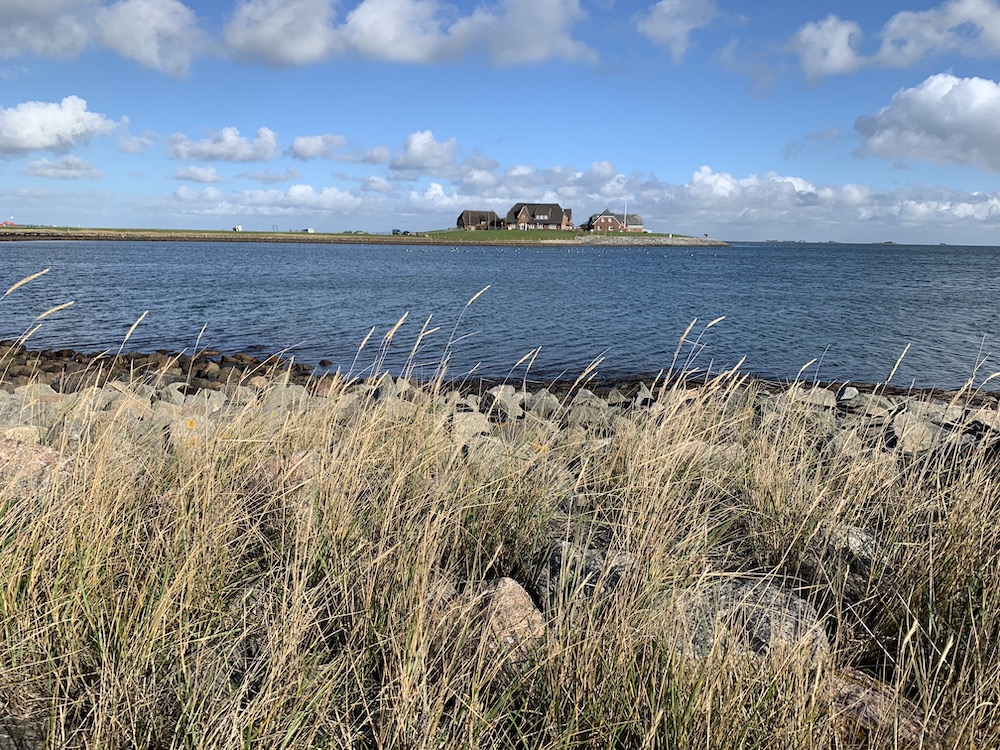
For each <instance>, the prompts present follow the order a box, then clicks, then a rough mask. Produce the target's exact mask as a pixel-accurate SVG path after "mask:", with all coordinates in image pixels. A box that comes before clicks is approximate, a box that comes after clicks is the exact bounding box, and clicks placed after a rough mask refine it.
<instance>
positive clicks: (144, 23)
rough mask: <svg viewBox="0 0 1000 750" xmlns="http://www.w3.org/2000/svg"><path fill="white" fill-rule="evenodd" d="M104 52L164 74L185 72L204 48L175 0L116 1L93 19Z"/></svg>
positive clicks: (193, 20) (189, 15)
mask: <svg viewBox="0 0 1000 750" xmlns="http://www.w3.org/2000/svg"><path fill="white" fill-rule="evenodd" d="M96 27H97V37H98V39H99V40H100V41H101V43H102V44H103V46H105V47H106V48H107V49H110V50H112V51H114V52H117V53H118V54H120V55H121V56H122V57H125V58H128V59H130V60H135V61H136V62H138V63H140V64H142V65H145V66H146V67H147V68H152V69H153V70H159V71H161V72H164V73H171V74H174V75H181V74H183V73H186V72H187V70H188V67H189V66H190V64H191V60H192V58H193V57H194V56H195V55H196V54H197V53H198V52H200V51H201V50H202V49H203V47H204V45H205V37H204V36H203V32H202V31H201V29H200V27H199V24H198V19H197V17H196V16H195V14H194V12H193V11H192V10H191V9H190V8H188V7H187V6H186V5H184V3H182V2H179V0H120V2H116V3H114V4H113V5H110V6H108V7H106V8H102V9H101V10H100V11H99V12H98V13H97V16H96Z"/></svg>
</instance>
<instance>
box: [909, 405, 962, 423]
mask: <svg viewBox="0 0 1000 750" xmlns="http://www.w3.org/2000/svg"><path fill="white" fill-rule="evenodd" d="M906 413H907V414H912V415H914V416H915V417H919V418H920V419H926V420H928V421H931V422H934V423H935V424H940V425H947V424H956V423H958V422H961V421H962V418H963V417H964V416H965V409H964V408H963V407H961V406H959V405H958V404H945V403H937V402H934V401H908V402H907V403H906Z"/></svg>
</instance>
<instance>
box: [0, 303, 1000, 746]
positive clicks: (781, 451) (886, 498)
mask: <svg viewBox="0 0 1000 750" xmlns="http://www.w3.org/2000/svg"><path fill="white" fill-rule="evenodd" d="M5 303H6V302H5ZM583 385H584V383H583V382H582V381H581V382H579V383H577V384H576V386H575V387H574V388H573V389H571V390H570V391H569V392H568V393H566V394H563V395H561V396H559V397H556V396H555V395H553V394H551V393H546V392H544V391H542V392H531V393H529V392H527V391H526V390H524V389H521V388H518V387H517V386H516V385H510V386H506V387H498V388H495V389H493V390H492V391H490V392H487V393H483V394H470V393H468V392H467V391H461V390H459V389H452V388H451V387H450V386H448V385H446V384H445V383H444V382H443V381H438V382H434V383H428V384H423V385H421V386H419V387H418V386H416V385H414V384H412V383H409V382H408V381H405V380H402V379H399V380H395V381H394V380H393V379H391V378H388V377H382V378H375V379H372V378H369V379H366V380H361V381H355V382H352V381H349V380H347V379H339V378H329V379H327V380H326V381H325V383H324V387H323V393H322V395H318V394H316V393H314V392H313V391H311V390H310V389H308V388H306V387H302V386H295V385H289V384H288V383H287V379H283V378H282V374H281V373H280V372H278V371H276V372H274V373H272V377H270V378H269V379H268V383H267V384H266V385H264V384H262V383H260V382H258V383H257V384H256V385H255V387H249V386H246V385H239V384H236V383H231V384H230V385H229V386H227V387H226V388H224V389H222V390H219V391H210V390H207V389H205V390H200V391H197V392H189V390H188V389H186V388H185V387H184V385H183V383H174V384H168V383H165V382H157V381H156V380H155V379H153V380H148V379H147V380H145V381H143V382H138V381H136V382H131V383H112V384H107V385H104V386H103V387H100V388H98V387H91V388H84V389H82V390H80V391H78V392H76V393H56V392H55V391H53V390H52V389H51V388H49V387H48V386H41V385H30V384H29V385H21V386H19V387H18V388H17V389H16V391H15V392H14V393H9V394H8V393H6V392H2V391H0V416H2V423H0V747H2V748H8V747H10V748H14V747H30V748H36V747H38V748H41V747H51V748H67V747H81V748H83V747H86V748H188V747H190V748H209V747H210V748H249V747H268V748H271V747H288V748H306V747H326V748H347V747H359V748H361V747H371V748H376V747H379V748H395V747H407V748H410V747H412V748H417V747H420V748H423V747H428V748H430V747H433V748H475V747H480V748H573V747H619V748H641V747H650V748H653V747H659V748H705V749H706V750H708V749H709V748H765V747H766V748H772V747H783V748H893V747H965V748H972V747H976V748H988V747H995V746H997V744H998V743H1000V720H998V718H997V716H998V714H997V706H998V705H1000V659H998V653H997V644H998V637H1000V633H998V630H1000V567H998V565H997V555H998V550H1000V489H998V487H1000V454H998V446H1000V419H998V414H997V403H996V400H995V399H987V400H986V401H985V403H980V404H978V405H976V406H966V403H965V401H962V400H960V399H959V398H957V397H956V399H954V403H951V404H941V403H932V402H928V401H927V400H925V399H921V398H919V397H912V398H893V399H890V398H887V397H883V396H880V395H879V394H870V395H869V394H859V395H854V394H841V395H842V396H844V397H843V398H841V399H840V400H839V401H838V400H837V398H836V397H835V396H834V394H833V393H832V392H830V391H825V390H820V389H816V390H810V389H808V388H804V387H801V386H795V387H792V388H791V389H789V390H787V391H784V392H782V393H779V394H773V393H767V392H765V390H764V389H762V388H760V387H758V385H757V384H755V383H754V382H752V381H750V380H748V379H747V378H745V377H742V376H740V375H738V374H736V373H724V374H721V375H720V376H718V377H716V378H713V379H709V380H708V381H707V382H705V383H703V384H702V385H700V386H699V387H697V388H692V387H688V386H687V385H686V384H685V383H684V382H683V381H681V380H673V381H669V382H667V381H660V382H657V383H651V384H648V385H649V386H651V387H649V388H647V387H645V386H642V387H639V388H634V389H632V390H631V391H614V392H612V393H610V394H606V395H604V396H602V397H598V396H596V395H594V394H592V393H591V392H590V391H588V390H587V389H586V388H584V387H582V386H583ZM846 396H850V398H847V397H846ZM880 399H883V400H880ZM903 415H908V416H906V417H904V416H903ZM932 428H934V429H937V430H939V431H940V432H938V433H935V432H933V429H932Z"/></svg>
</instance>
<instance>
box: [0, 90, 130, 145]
mask: <svg viewBox="0 0 1000 750" xmlns="http://www.w3.org/2000/svg"><path fill="white" fill-rule="evenodd" d="M116 127H118V126H117V124H116V123H115V122H113V121H112V120H110V119H108V118H107V117H105V116H104V115H102V114H100V113H98V112H91V111H89V110H88V109H87V102H86V100H85V99H81V98H80V97H78V96H67V97H66V98H64V99H63V100H62V101H61V102H59V103H54V102H23V103H21V104H18V105H16V106H14V107H10V108H9V109H4V108H0V153H8V154H15V153H25V152H28V151H44V150H50V151H67V150H69V149H70V148H72V147H73V146H78V145H81V144H85V143H88V142H90V140H91V139H92V138H95V137H97V136H101V135H107V134H109V133H111V132H112V131H114V130H115V128H116Z"/></svg>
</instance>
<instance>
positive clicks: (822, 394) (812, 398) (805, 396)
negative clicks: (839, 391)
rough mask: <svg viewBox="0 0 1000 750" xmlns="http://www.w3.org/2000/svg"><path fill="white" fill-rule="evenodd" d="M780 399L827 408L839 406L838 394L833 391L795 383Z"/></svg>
mask: <svg viewBox="0 0 1000 750" xmlns="http://www.w3.org/2000/svg"><path fill="white" fill-rule="evenodd" d="M778 400H779V401H780V402H784V403H797V404H806V405H808V406H820V407H823V408H827V409H832V408H834V407H836V406H837V395H836V394H835V393H833V391H828V390H827V389H826V388H820V387H818V386H817V387H813V388H806V387H804V386H801V385H793V386H792V387H791V388H789V389H788V390H787V391H785V393H784V394H782V396H781V397H780V398H779V399H778Z"/></svg>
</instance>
